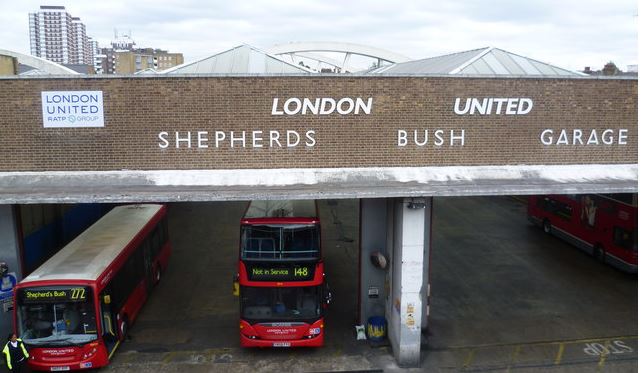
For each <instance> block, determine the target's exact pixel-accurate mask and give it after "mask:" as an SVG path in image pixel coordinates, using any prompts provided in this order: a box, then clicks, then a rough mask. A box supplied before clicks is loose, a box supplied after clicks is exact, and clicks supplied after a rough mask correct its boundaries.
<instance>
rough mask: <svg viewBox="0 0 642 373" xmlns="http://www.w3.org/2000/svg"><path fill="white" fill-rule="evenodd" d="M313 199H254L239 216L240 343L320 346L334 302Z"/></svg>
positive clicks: (245, 344)
mask: <svg viewBox="0 0 642 373" xmlns="http://www.w3.org/2000/svg"><path fill="white" fill-rule="evenodd" d="M317 216H318V214H317V206H316V202H315V201H252V202H250V204H249V206H248V208H247V211H246V213H245V216H244V217H243V219H242V220H241V239H240V252H239V274H238V275H239V285H240V286H239V287H240V294H239V295H240V301H241V323H240V328H241V346H242V347H300V346H322V345H323V336H324V329H323V327H324V325H323V323H324V321H323V315H324V308H325V307H326V305H327V304H328V303H329V301H330V293H329V291H328V290H327V285H326V283H325V274H324V272H323V259H322V256H321V232H320V229H321V228H320V223H319V218H318V217H317Z"/></svg>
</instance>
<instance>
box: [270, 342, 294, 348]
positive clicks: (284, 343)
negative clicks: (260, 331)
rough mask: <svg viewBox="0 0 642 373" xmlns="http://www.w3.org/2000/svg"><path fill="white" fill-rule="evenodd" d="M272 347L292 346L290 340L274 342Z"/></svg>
mask: <svg viewBox="0 0 642 373" xmlns="http://www.w3.org/2000/svg"><path fill="white" fill-rule="evenodd" d="M272 347H290V342H274V343H272Z"/></svg>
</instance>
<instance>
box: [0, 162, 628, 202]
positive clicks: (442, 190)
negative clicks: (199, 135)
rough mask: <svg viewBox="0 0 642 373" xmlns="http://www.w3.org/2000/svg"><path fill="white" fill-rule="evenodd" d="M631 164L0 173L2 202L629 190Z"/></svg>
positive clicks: (453, 194) (500, 193)
mask: <svg viewBox="0 0 642 373" xmlns="http://www.w3.org/2000/svg"><path fill="white" fill-rule="evenodd" d="M637 190H638V171H637V164H616V165H552V166H551V165H535V166H532V165H529V166H526V165H516V166H477V167H386V168H320V169H309V168H305V169H247V170H163V171H131V170H123V171H69V172H66V171H52V172H0V203H2V204H13V203H59V202H61V203H76V202H143V201H156V202H172V201H225V200H252V199H289V198H297V199H328V198H384V197H386V198H387V197H413V196H472V195H519V194H522V195H528V194H547V193H561V194H574V193H632V192H637Z"/></svg>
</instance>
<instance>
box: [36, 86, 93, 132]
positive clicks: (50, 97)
mask: <svg viewBox="0 0 642 373" xmlns="http://www.w3.org/2000/svg"><path fill="white" fill-rule="evenodd" d="M41 96H42V124H43V126H44V127H45V128H76V127H104V126H105V120H104V116H103V92H102V91H48V92H42V93H41Z"/></svg>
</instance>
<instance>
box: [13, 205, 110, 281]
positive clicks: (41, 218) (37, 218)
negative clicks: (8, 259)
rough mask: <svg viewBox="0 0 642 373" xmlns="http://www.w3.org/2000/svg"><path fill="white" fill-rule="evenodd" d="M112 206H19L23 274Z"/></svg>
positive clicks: (52, 253)
mask: <svg viewBox="0 0 642 373" xmlns="http://www.w3.org/2000/svg"><path fill="white" fill-rule="evenodd" d="M112 207H113V205H112V204H75V205H21V206H19V211H20V226H21V231H22V237H21V239H22V247H23V251H22V262H23V276H24V277H26V276H28V275H29V274H30V273H31V272H33V271H34V270H35V269H36V268H38V267H39V266H40V265H41V264H42V263H44V262H45V261H46V260H47V259H49V258H51V257H52V256H53V255H54V254H55V253H57V252H58V251H59V250H60V249H62V248H63V247H64V246H65V245H66V244H68V243H69V242H71V241H72V240H73V239H74V238H76V237H77V236H78V235H79V234H80V233H82V232H83V231H84V230H85V229H87V228H89V226H91V225H92V224H94V223H95V222H96V221H97V220H98V219H100V218H101V217H102V216H103V215H105V214H106V213H107V212H108V211H109V210H111V209H112Z"/></svg>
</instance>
